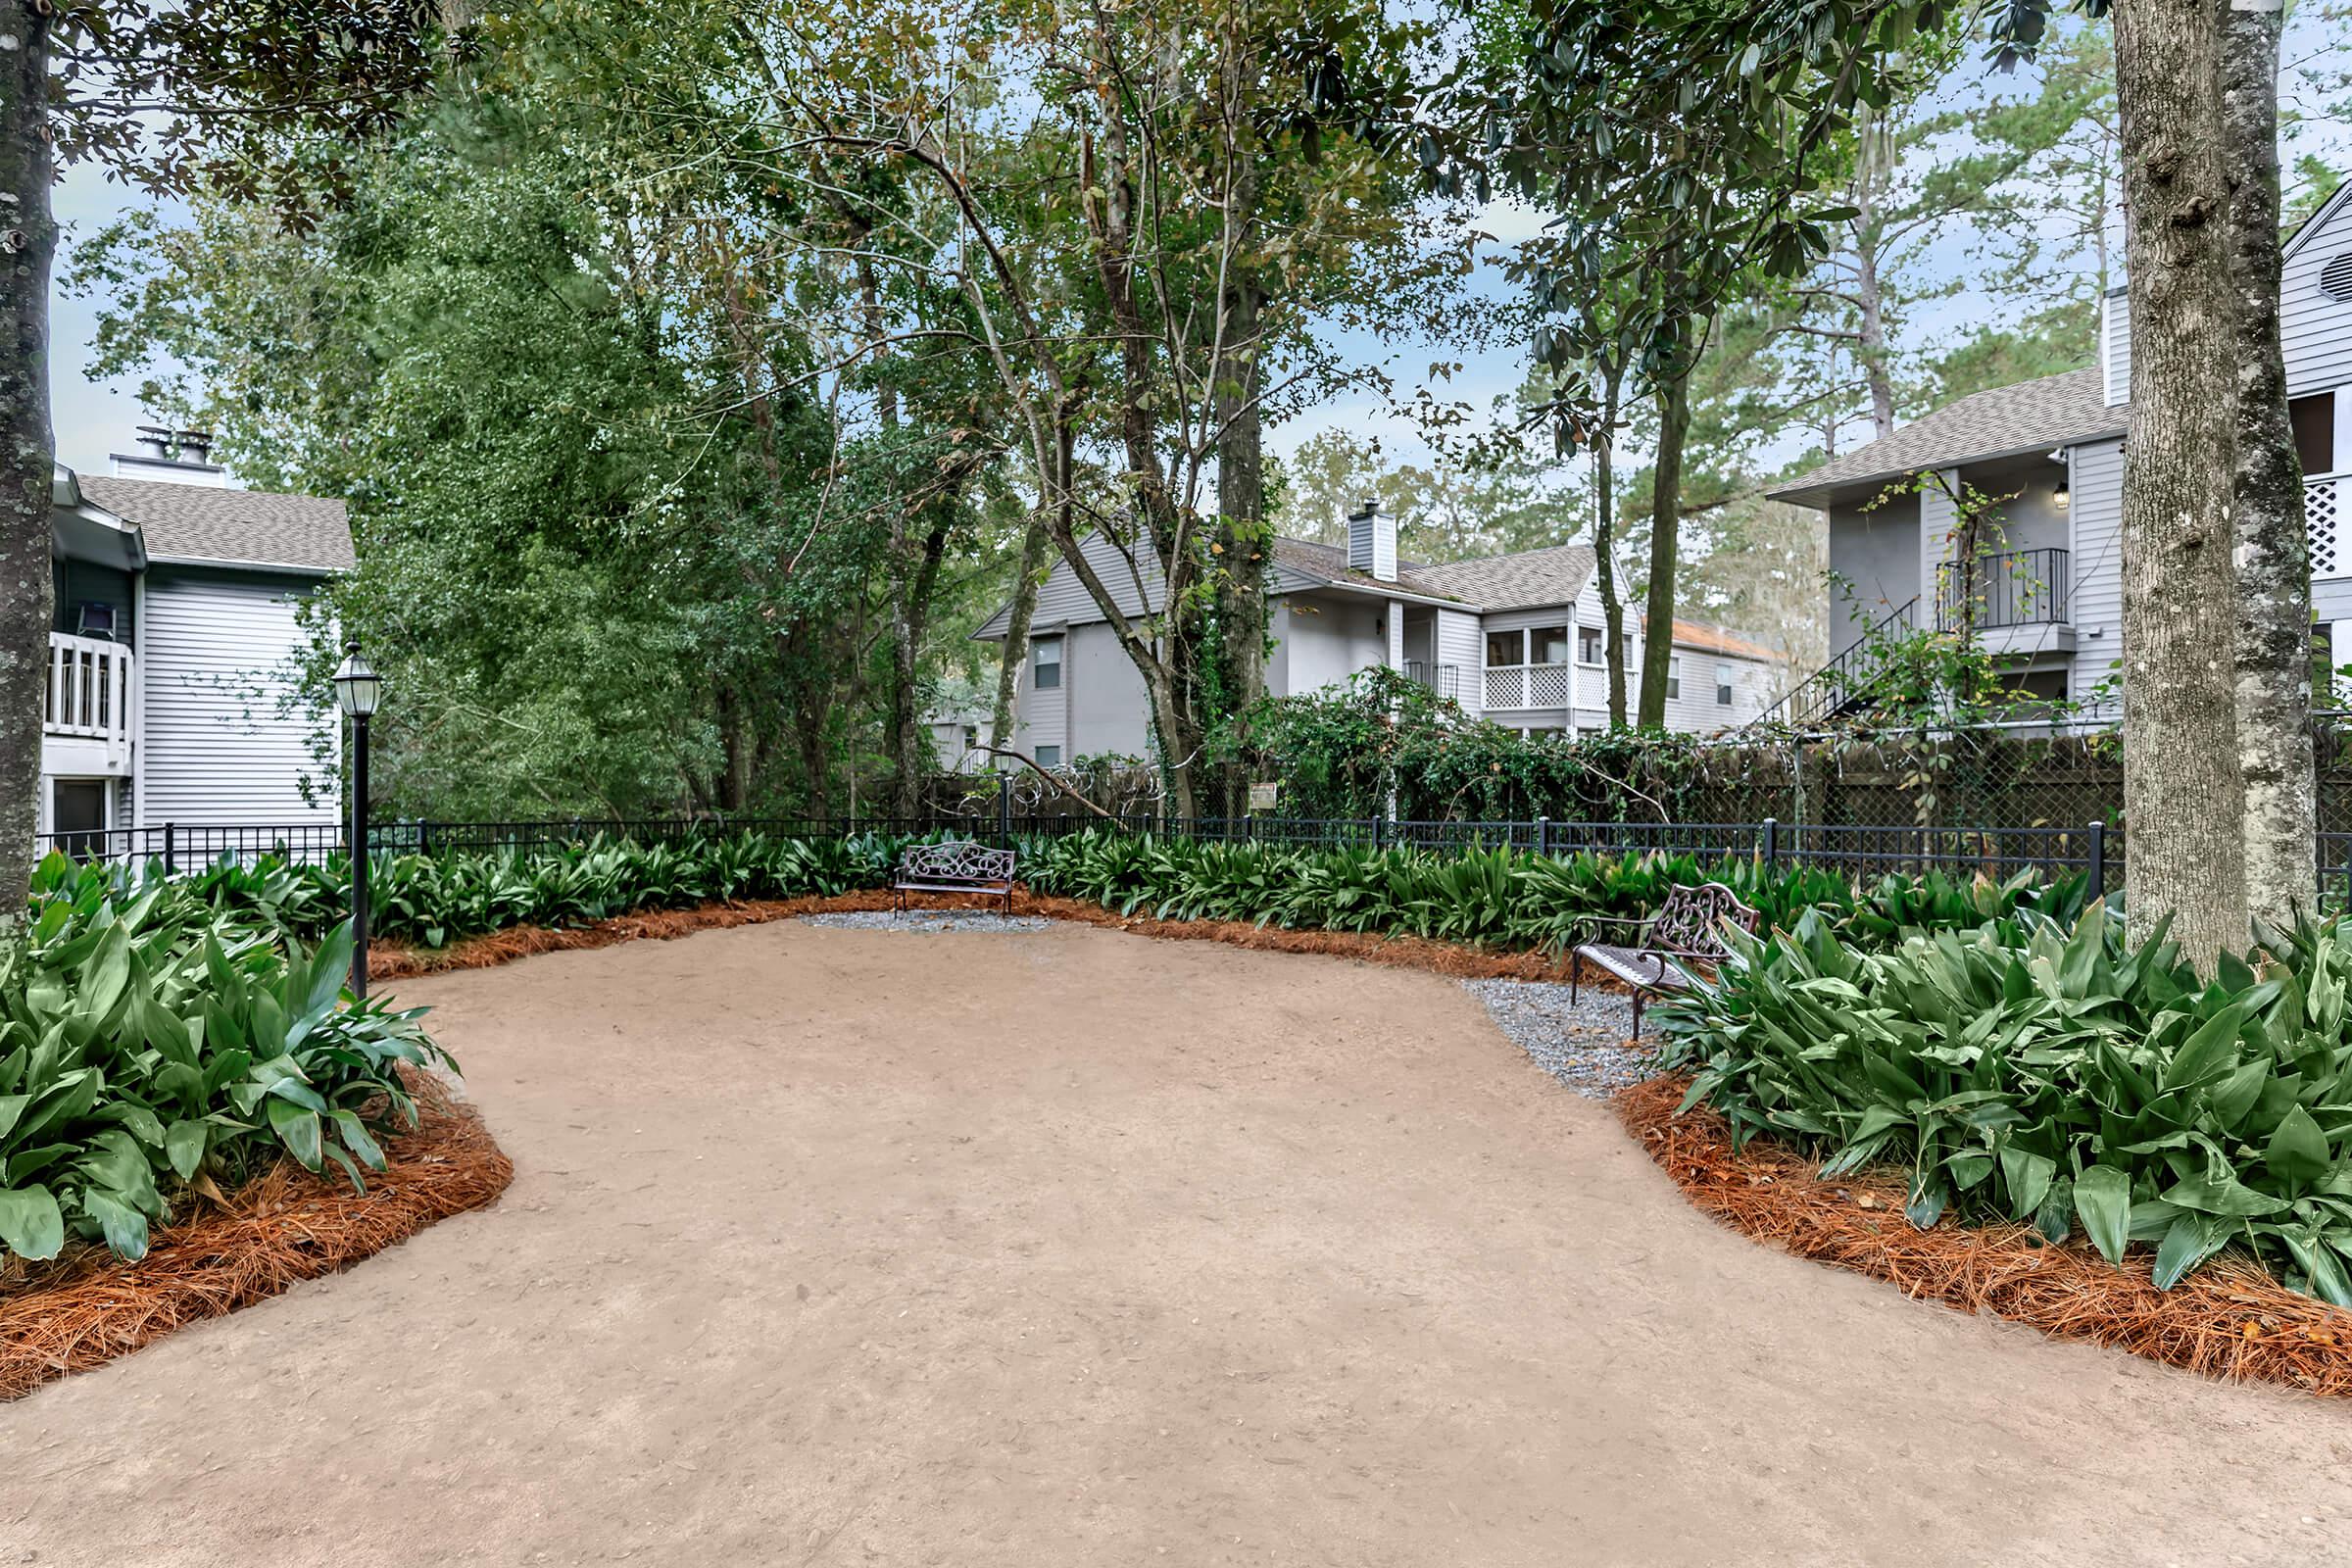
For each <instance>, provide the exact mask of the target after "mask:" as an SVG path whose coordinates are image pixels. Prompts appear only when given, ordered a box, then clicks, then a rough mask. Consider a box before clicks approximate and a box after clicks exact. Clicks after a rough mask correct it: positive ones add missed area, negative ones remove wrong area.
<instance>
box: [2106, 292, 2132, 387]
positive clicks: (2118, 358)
mask: <svg viewBox="0 0 2352 1568" xmlns="http://www.w3.org/2000/svg"><path fill="white" fill-rule="evenodd" d="M2099 388H2100V391H2101V393H2102V394H2103V395H2104V396H2105V399H2106V403H2107V407H2109V408H2111V409H2112V408H2115V407H2117V406H2118V405H2120V404H2125V403H2129V402H2131V294H2130V293H2129V292H2128V291H2126V290H2125V289H2122V288H2111V289H2109V290H2108V291H2107V293H2106V295H2105V297H2103V298H2102V299H2101V300H2100V301H2099Z"/></svg>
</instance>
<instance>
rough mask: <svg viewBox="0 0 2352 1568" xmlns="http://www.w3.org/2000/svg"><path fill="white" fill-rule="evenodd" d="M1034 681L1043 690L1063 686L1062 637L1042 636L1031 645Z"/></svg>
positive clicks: (1031, 669) (1031, 666) (1057, 688)
mask: <svg viewBox="0 0 2352 1568" xmlns="http://www.w3.org/2000/svg"><path fill="white" fill-rule="evenodd" d="M1029 668H1030V671H1031V680H1032V683H1033V684H1034V685H1035V686H1036V687H1037V689H1038V690H1039V691H1041V692H1051V691H1058V690H1059V689H1060V688H1061V639H1060V638H1058V637H1040V638H1039V639H1038V640H1037V641H1035V642H1033V643H1031V644H1030V645H1029Z"/></svg>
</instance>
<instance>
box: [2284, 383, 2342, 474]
mask: <svg viewBox="0 0 2352 1568" xmlns="http://www.w3.org/2000/svg"><path fill="white" fill-rule="evenodd" d="M2286 418H2287V422H2288V423H2289V424H2292V425H2293V426H2294V427H2295V456H2296V457H2298V458H2300V459H2302V460H2303V472H2304V475H2305V476H2306V477H2309V476H2310V475H2312V474H2315V473H2333V472H2334V471H2335V394H2334V393H2332V392H2321V393H2318V394H2316V395H2315V396H2312V397H2308V398H2289V399H2287V400H2286Z"/></svg>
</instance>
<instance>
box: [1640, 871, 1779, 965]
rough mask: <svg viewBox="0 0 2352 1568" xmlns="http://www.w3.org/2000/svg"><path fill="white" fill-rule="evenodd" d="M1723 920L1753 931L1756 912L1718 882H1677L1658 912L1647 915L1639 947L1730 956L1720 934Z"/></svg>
mask: <svg viewBox="0 0 2352 1568" xmlns="http://www.w3.org/2000/svg"><path fill="white" fill-rule="evenodd" d="M1726 920H1729V921H1730V922H1731V923H1732V924H1734V925H1736V926H1738V927H1739V928H1740V930H1742V931H1753V930H1754V929H1755V928H1756V911H1755V910H1754V909H1751V908H1749V907H1747V906H1746V905H1744V904H1741V903H1740V896H1739V895H1738V894H1736V893H1734V892H1733V891H1732V890H1731V889H1730V888H1727V887H1725V886H1724V885H1723V884H1722V883H1720V882H1704V883H1701V884H1700V885H1699V886H1697V887H1694V888H1693V887H1684V886H1682V885H1681V884H1679V883H1678V884H1677V885H1676V887H1675V889H1674V891H1673V892H1671V893H1669V894H1667V895H1666V902H1665V903H1664V904H1662V905H1660V906H1658V912H1657V913H1656V914H1653V915H1651V916H1650V918H1649V929H1648V930H1647V931H1645V932H1644V933H1643V934H1642V946H1643V947H1647V948H1658V949H1664V950H1666V951H1668V952H1673V953H1689V954H1695V955H1698V956H1702V957H1710V958H1722V957H1729V956H1731V951H1732V950H1731V945H1730V944H1729V943H1728V942H1726V941H1725V940H1724V936H1723V922H1724V921H1726Z"/></svg>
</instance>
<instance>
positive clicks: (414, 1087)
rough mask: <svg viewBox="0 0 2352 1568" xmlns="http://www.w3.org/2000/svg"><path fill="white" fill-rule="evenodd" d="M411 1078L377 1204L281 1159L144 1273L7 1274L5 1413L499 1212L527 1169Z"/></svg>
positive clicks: (163, 1248)
mask: <svg viewBox="0 0 2352 1568" xmlns="http://www.w3.org/2000/svg"><path fill="white" fill-rule="evenodd" d="M406 1076H407V1077H408V1078H409V1085H410V1089H411V1091H412V1092H413V1093H414V1094H415V1095H416V1097H417V1114H418V1120H417V1129H416V1130H415V1131H414V1132H410V1133H405V1134H401V1135H399V1136H397V1137H392V1138H387V1139H385V1140H384V1143H383V1150H384V1159H385V1165H386V1169H384V1170H383V1171H381V1172H370V1173H369V1174H368V1190H367V1192H365V1193H356V1192H354V1191H353V1190H352V1187H351V1183H350V1182H349V1181H347V1180H345V1179H344V1177H343V1176H342V1174H341V1173H340V1172H338V1171H333V1170H329V1171H327V1172H326V1173H324V1174H318V1173H314V1172H311V1171H307V1170H304V1169H303V1168H302V1167H301V1166H299V1165H297V1164H295V1163H294V1162H293V1161H292V1160H280V1161H279V1162H278V1163H277V1164H276V1165H274V1166H272V1167H271V1168H270V1170H269V1171H268V1172H266V1173H264V1174H263V1175H261V1176H260V1177H257V1178H256V1179H254V1180H252V1181H249V1182H247V1183H245V1184H244V1185H243V1186H241V1187H239V1188H237V1189H236V1190H234V1191H233V1192H231V1193H229V1194H228V1195H227V1201H226V1202H224V1203H218V1204H215V1203H205V1204H203V1205H202V1206H201V1207H195V1208H194V1209H193V1212H191V1213H189V1214H188V1216H187V1217H186V1218H185V1219H183V1220H181V1221H180V1222H179V1223H177V1224H174V1225H171V1226H167V1227H165V1228H164V1229H161V1230H159V1231H157V1232H156V1233H155V1235H154V1237H153V1239H152V1241H151V1243H150V1245H149V1247H148V1249H147V1255H146V1256H145V1257H143V1258H141V1259H139V1260H138V1261H137V1262H135V1263H126V1262H124V1261H123V1260H122V1259H121V1258H119V1257H117V1256H115V1255H114V1253H112V1252H110V1251H108V1250H106V1249H105V1248H103V1247H99V1246H85V1247H77V1248H74V1249H72V1250H69V1251H68V1252H67V1254H66V1255H65V1256H63V1257H61V1258H59V1259H57V1260H56V1261H54V1262H49V1263H35V1264H32V1265H30V1266H29V1267H26V1266H25V1265H24V1264H22V1263H18V1264H17V1265H16V1267H18V1268H19V1269H21V1270H23V1272H22V1273H21V1275H20V1276H19V1277H18V1278H17V1279H15V1280H10V1279H9V1278H8V1277H7V1275H6V1273H5V1272H0V1400H8V1399H16V1398H22V1397H24V1396H25V1395H27V1394H30V1393H31V1392H32V1391H33V1390H34V1389H36V1388H39V1387H40V1386H41V1385H42V1384H44V1383H48V1382H51V1381H53V1380H55V1379H57V1378H62V1377H66V1376H69V1375H71V1374H73V1373H75V1372H84V1371H87V1370H89V1369H90V1368H92V1367H95V1366H99V1365H102V1364H104V1363H105V1362H107V1361H111V1360H113V1359H114V1358H115V1357H117V1356H119V1355H127V1354H129V1353H130V1352H131V1351H133V1350H136V1349H138V1348H141V1347H143V1346H147V1345H151V1344H153V1343H154V1342H155V1341H157V1340H160V1339H162V1338H163V1337H164V1336H165V1335H167V1334H170V1333H172V1331H173V1330H175V1329H178V1328H182V1327H184V1326H186V1325H187V1324H190V1323H195V1322H199V1321H201V1320H203V1319H205V1318H211V1317H221V1316H223V1315H225V1314H227V1313H230V1312H233V1311H236V1310H237V1309H238V1308H239V1307H244V1306H250V1305H252V1304H253V1303H254V1302H256V1301H261V1300H265V1299H269V1298H270V1297H272V1296H276V1295H278V1294H279V1293H280V1292H282V1291H284V1290H286V1289H288V1288H289V1287H291V1286H293V1285H295V1284H297V1283H299V1282H301V1281H303V1280H312V1279H318V1278H319V1277H320V1276H322V1275H326V1274H332V1273H334V1272H336V1271H337V1270H339V1269H344V1268H349V1267H350V1266H351V1265H352V1264H354V1263H357V1262H359V1261H361V1260H362V1259H364V1258H368V1257H372V1256H373V1255H374V1254H376V1253H377V1252H380V1251H382V1250H385V1249H386V1248H388V1247H393V1246H396V1245H397V1244H399V1243H401V1242H405V1241H407V1240H408V1239H409V1238H410V1237H412V1236H414V1235H416V1234H417V1232H419V1231H421V1230H423V1229H424V1228H425V1227H427V1226H429V1225H432V1224H434V1223H436V1222H437V1221H440V1220H444V1219H447V1218H449V1217H450V1216H451V1215H452V1214H461V1213H464V1212H465V1211H466V1210H467V1209H472V1208H480V1207H483V1206H484V1205H486V1204H488V1203H490V1202H491V1201H494V1200H495V1199H497V1197H498V1196H499V1194H501V1193H503V1192H505V1191H506V1190H507V1184H508V1183H509V1182H510V1181H512V1180H513V1179H514V1175H515V1166H514V1162H513V1161H512V1160H510V1159H508V1158H507V1156H506V1154H505V1153H504V1152H502V1151H501V1150H500V1149H499V1147H498V1145H497V1143H496V1142H495V1141H494V1140H493V1139H492V1138H491V1136H490V1132H489V1129H488V1128H487V1127H485V1126H484V1125H483V1123H482V1118H481V1115H480V1113H479V1112H478V1111H476V1110H475V1109H474V1108H473V1107H472V1106H471V1105H469V1104H466V1103H463V1102H460V1101H458V1100H457V1099H455V1098H454V1097H453V1096H452V1095H451V1094H450V1093H449V1092H448V1090H447V1089H446V1088H445V1087H444V1086H443V1085H442V1084H440V1083H439V1082H438V1081H437V1080H435V1079H433V1078H431V1077H430V1076H429V1075H426V1074H408V1075H406ZM195 1202H196V1201H195V1200H193V1199H191V1200H190V1203H191V1204H192V1205H193V1204H194V1203H195Z"/></svg>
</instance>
